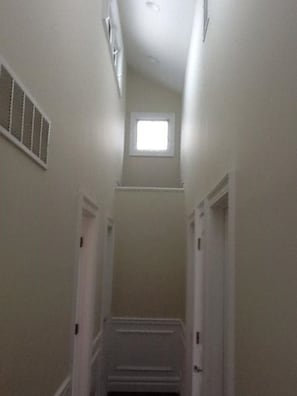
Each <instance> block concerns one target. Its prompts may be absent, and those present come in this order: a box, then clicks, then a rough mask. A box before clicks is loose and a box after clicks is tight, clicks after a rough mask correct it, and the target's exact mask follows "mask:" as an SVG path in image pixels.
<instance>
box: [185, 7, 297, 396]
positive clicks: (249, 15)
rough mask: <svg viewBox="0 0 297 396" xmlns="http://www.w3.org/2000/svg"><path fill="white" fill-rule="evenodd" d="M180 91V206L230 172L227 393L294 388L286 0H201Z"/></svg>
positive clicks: (290, 12) (289, 17)
mask: <svg viewBox="0 0 297 396" xmlns="http://www.w3.org/2000/svg"><path fill="white" fill-rule="evenodd" d="M201 3H202V1H200V2H198V4H199V10H198V13H197V15H196V18H195V22H194V33H193V39H192V45H191V53H190V58H189V65H188V72H187V83H186V89H185V97H184V116H183V129H182V134H183V139H182V174H183V179H184V182H185V190H186V201H187V210H188V212H190V210H191V209H192V207H193V206H194V204H196V203H199V201H200V200H201V199H202V198H203V197H205V195H206V194H207V193H208V191H210V190H211V188H212V187H213V186H214V185H215V184H216V182H217V181H218V180H219V179H220V178H221V177H222V176H223V175H224V174H225V173H226V172H227V171H228V170H229V169H234V170H235V171H236V185H237V187H236V199H237V202H236V246H235V247H236V313H235V314H236V359H235V368H236V395H237V396H251V395H259V396H260V395H261V396H272V395H274V396H279V395H286V396H295V395H296V389H297V360H296V356H297V338H296V328H297V315H296V305H297V267H296V257H297V244H296V224H297V211H296V202H297V201H296V197H297V184H296V169H297V155H296V147H297V133H296V128H297V111H296V103H297V90H296V76H297V74H296V70H297V55H296V37H297V24H296V13H297V5H296V1H295V0H284V1H282V2H279V1H277V0H263V1H261V2H259V1H256V0H246V1H240V2H238V1H235V0H231V1H227V0H220V1H219V0H212V1H210V24H209V31H208V35H207V39H206V42H205V44H203V43H202V38H201V31H202V26H201V19H200V18H201V15H202V10H201V6H202V4H201Z"/></svg>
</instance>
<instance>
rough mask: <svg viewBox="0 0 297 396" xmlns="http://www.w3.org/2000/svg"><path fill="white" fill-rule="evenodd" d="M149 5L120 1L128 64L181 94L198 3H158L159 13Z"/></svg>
mask: <svg viewBox="0 0 297 396" xmlns="http://www.w3.org/2000/svg"><path fill="white" fill-rule="evenodd" d="M146 2H147V0H118V4H119V9H120V17H121V24H122V30H123V36H124V47H125V52H126V58H127V63H128V65H130V66H132V67H133V68H134V69H136V70H137V71H139V72H140V73H141V74H144V75H145V76H147V77H149V78H152V79H153V80H156V81H158V82H161V83H162V84H164V85H166V86H167V87H168V88H171V89H174V90H177V91H180V92H181V91H182V89H183V83H184V74H185V68H186V62H187V54H188V47H189V42H190V37H191V31H192V19H193V14H194V8H195V3H196V0H156V1H154V2H155V3H156V4H157V5H158V6H159V7H160V12H154V11H152V10H151V9H149V8H148V7H147V5H146ZM149 57H153V58H155V59H157V60H158V61H157V62H156V63H154V62H152V60H150V58H149Z"/></svg>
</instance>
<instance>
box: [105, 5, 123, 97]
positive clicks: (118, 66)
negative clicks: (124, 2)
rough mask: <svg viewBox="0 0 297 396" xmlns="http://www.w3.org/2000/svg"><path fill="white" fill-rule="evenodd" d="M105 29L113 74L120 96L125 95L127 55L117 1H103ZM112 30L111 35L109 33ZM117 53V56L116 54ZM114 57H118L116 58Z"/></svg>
mask: <svg viewBox="0 0 297 396" xmlns="http://www.w3.org/2000/svg"><path fill="white" fill-rule="evenodd" d="M102 22H103V28H104V32H105V37H106V41H107V45H108V49H109V53H110V59H111V64H112V68H113V73H114V76H115V80H116V86H117V90H118V93H119V95H120V96H122V93H123V78H124V70H125V54H124V43H123V35H122V27H121V21H120V14H119V8H118V3H117V0H104V1H103V17H102ZM109 30H110V33H109ZM114 50H117V51H116V54H115V53H114ZM114 55H116V56H115V57H114Z"/></svg>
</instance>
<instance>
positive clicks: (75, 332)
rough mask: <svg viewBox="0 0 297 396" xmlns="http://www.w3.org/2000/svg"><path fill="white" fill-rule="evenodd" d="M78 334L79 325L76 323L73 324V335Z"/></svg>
mask: <svg viewBox="0 0 297 396" xmlns="http://www.w3.org/2000/svg"><path fill="white" fill-rule="evenodd" d="M78 333H79V324H78V323H75V326H74V335H77V334H78Z"/></svg>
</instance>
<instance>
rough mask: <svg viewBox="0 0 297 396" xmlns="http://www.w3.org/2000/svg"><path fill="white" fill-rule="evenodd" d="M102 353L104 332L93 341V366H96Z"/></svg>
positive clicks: (99, 333)
mask: <svg viewBox="0 0 297 396" xmlns="http://www.w3.org/2000/svg"><path fill="white" fill-rule="evenodd" d="M101 351H102V332H101V330H100V331H99V332H98V334H97V336H96V337H95V338H94V339H93V346H92V360H91V366H93V365H94V363H95V362H96V360H97V358H98V356H99V354H100V352H101Z"/></svg>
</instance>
